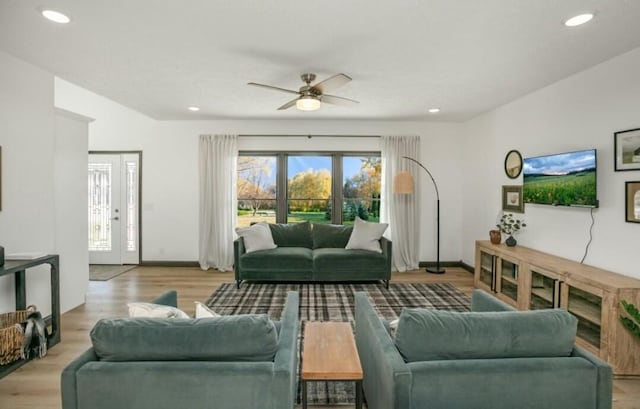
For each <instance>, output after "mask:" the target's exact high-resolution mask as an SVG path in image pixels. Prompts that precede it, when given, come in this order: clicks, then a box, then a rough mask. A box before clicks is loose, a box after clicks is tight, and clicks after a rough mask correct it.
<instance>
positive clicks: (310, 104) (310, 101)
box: [296, 95, 320, 111]
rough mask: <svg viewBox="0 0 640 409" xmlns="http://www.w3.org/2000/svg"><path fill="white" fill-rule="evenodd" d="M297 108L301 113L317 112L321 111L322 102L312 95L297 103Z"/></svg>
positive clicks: (303, 97) (302, 97)
mask: <svg viewBox="0 0 640 409" xmlns="http://www.w3.org/2000/svg"><path fill="white" fill-rule="evenodd" d="M296 108H298V109H299V110H300V111H315V110H317V109H320V100H319V99H318V98H316V97H314V96H312V95H303V96H301V97H300V98H299V99H298V100H297V101H296Z"/></svg>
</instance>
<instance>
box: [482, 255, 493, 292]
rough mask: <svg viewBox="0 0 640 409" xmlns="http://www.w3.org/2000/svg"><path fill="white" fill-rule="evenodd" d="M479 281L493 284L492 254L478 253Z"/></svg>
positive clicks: (489, 284)
mask: <svg viewBox="0 0 640 409" xmlns="http://www.w3.org/2000/svg"><path fill="white" fill-rule="evenodd" d="M480 281H482V282H483V283H484V284H486V285H488V286H489V287H492V284H493V256H492V255H491V254H487V253H480Z"/></svg>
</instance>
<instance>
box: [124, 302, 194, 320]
mask: <svg viewBox="0 0 640 409" xmlns="http://www.w3.org/2000/svg"><path fill="white" fill-rule="evenodd" d="M127 305H128V306H129V317H132V318H189V316H188V315H187V314H186V313H185V312H184V311H182V310H179V309H178V308H175V307H170V306H168V305H160V304H152V303H148V302H132V303H129V304H127Z"/></svg>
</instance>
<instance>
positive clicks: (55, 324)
mask: <svg viewBox="0 0 640 409" xmlns="http://www.w3.org/2000/svg"><path fill="white" fill-rule="evenodd" d="M43 264H49V266H50V267H51V269H50V270H51V315H50V316H48V317H46V318H45V320H46V322H47V325H51V334H50V335H49V348H51V347H52V346H54V345H56V344H57V343H59V342H60V271H59V265H60V257H59V256H58V255H57V254H51V255H48V256H43V257H38V258H35V259H31V260H5V262H4V265H3V266H0V277H2V276H6V275H9V274H13V275H14V277H15V290H16V310H24V309H26V308H27V288H26V280H25V272H26V270H27V269H28V268H32V267H36V266H39V265H43ZM27 362H28V361H27V360H24V359H19V360H17V361H15V362H13V363H10V364H7V365H0V378H2V377H4V376H6V375H7V374H9V373H11V372H13V371H15V370H16V369H18V368H19V367H21V366H22V365H24V364H25V363H27Z"/></svg>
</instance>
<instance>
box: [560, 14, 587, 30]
mask: <svg viewBox="0 0 640 409" xmlns="http://www.w3.org/2000/svg"><path fill="white" fill-rule="evenodd" d="M592 18H593V13H585V14H578V15H577V16H574V17H571V18H570V19H568V20H567V21H565V22H564V25H565V26H567V27H576V26H580V25H582V24H584V23H588V22H589V21H591V19H592Z"/></svg>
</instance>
